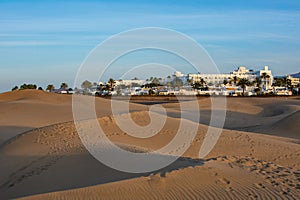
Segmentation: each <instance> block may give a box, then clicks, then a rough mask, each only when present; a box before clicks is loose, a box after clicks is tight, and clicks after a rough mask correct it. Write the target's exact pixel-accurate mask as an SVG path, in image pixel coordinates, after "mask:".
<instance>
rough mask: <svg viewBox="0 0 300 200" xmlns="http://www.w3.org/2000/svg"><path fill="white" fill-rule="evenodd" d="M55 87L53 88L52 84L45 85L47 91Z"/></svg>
mask: <svg viewBox="0 0 300 200" xmlns="http://www.w3.org/2000/svg"><path fill="white" fill-rule="evenodd" d="M54 89H55V88H54V85H51V84H50V85H47V87H46V90H48V91H50V92H52V91H53V90H54Z"/></svg>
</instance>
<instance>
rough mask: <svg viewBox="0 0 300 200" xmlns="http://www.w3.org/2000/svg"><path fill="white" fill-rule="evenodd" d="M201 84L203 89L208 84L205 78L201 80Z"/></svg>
mask: <svg viewBox="0 0 300 200" xmlns="http://www.w3.org/2000/svg"><path fill="white" fill-rule="evenodd" d="M200 84H201V85H202V87H203V86H204V85H205V84H206V82H205V80H204V79H203V78H201V79H200Z"/></svg>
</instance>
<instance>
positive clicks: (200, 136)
mask: <svg viewBox="0 0 300 200" xmlns="http://www.w3.org/2000/svg"><path fill="white" fill-rule="evenodd" d="M27 92H28V93H27ZM83 98H85V97H83ZM56 101H57V102H56ZM210 101H211V100H210V99H209V98H204V99H199V101H198V102H199V105H200V107H201V119H200V123H199V122H195V121H189V120H188V119H186V120H188V121H187V123H191V124H194V123H199V128H198V131H197V134H196V137H195V138H194V140H193V142H192V143H191V144H182V146H179V147H178V149H177V150H180V149H181V148H184V147H185V146H186V145H188V146H189V148H188V150H187V151H186V152H185V153H184V155H183V156H182V157H181V158H180V159H179V160H177V161H176V162H175V163H173V164H172V165H170V166H168V167H167V168H164V169H161V170H158V171H155V172H151V173H144V174H132V173H123V172H119V171H116V170H113V169H111V168H109V167H107V166H105V165H104V164H101V163H100V162H98V161H97V160H96V159H95V158H93V157H92V156H91V155H90V154H89V152H87V150H86V149H85V148H84V146H83V145H82V142H81V140H80V139H79V136H78V134H77V132H76V129H75V126H74V124H73V122H72V121H71V120H72V110H71V97H70V96H65V95H55V94H49V93H45V92H37V91H18V92H13V93H6V94H1V95H0V107H1V112H2V113H4V114H5V117H3V118H1V119H0V124H1V129H0V131H1V132H0V133H1V134H2V135H3V134H10V133H11V134H13V135H18V134H20V133H21V132H22V131H23V130H28V131H27V132H25V133H23V134H20V135H18V136H16V137H14V138H13V139H10V140H7V138H6V139H3V142H4V141H6V143H5V145H2V146H1V147H0V163H1V165H0V177H1V179H0V198H1V199H7V198H17V197H27V198H29V199H54V198H58V199H64V198H69V199H74V198H78V199H86V198H89V199H91V198H93V199H141V198H143V199H162V198H165V199H216V198H218V199H220V198H221V199H257V198H258V199H275V198H283V199H299V198H300V185H299V182H300V162H299V158H300V145H299V140H298V139H299V135H298V134H299V133H297V132H296V131H297V122H298V121H299V110H300V109H299V105H300V103H299V100H298V99H293V98H291V99H281V98H267V99H265V98H251V99H249V98H229V99H227V101H228V106H227V109H228V115H227V119H226V122H225V129H224V130H223V131H222V135H221V137H220V139H219V141H218V142H217V144H216V146H215V147H214V149H213V151H212V152H210V154H209V155H208V156H206V157H205V158H204V159H203V160H199V159H198V153H199V150H200V147H201V145H202V143H203V140H204V137H205V133H206V131H207V128H208V127H207V122H206V121H205V120H207V119H209V115H210V110H209V107H210V104H211V102H210ZM58 102H60V103H58ZM186 103H187V104H188V103H189V102H186ZM51 105H52V106H51ZM163 106H164V107H165V108H166V110H167V112H168V118H167V120H166V123H165V125H164V127H163V129H162V130H161V131H160V132H159V133H158V134H156V135H155V136H153V137H150V138H147V139H140V138H134V137H132V136H130V135H127V134H126V133H125V132H124V131H122V130H121V129H120V128H119V127H118V125H117V124H116V121H115V119H114V117H112V116H111V110H110V101H109V100H106V99H101V98H97V99H96V110H97V116H98V117H99V119H98V121H99V124H100V125H101V127H102V128H103V130H104V132H105V133H106V135H107V136H108V138H109V139H110V140H111V141H113V142H114V143H116V144H118V145H119V146H120V147H121V148H123V149H126V150H129V151H134V152H136V151H137V152H139V151H153V150H157V149H159V148H161V147H163V146H165V145H166V144H168V143H169V142H170V141H171V140H172V139H173V138H174V136H175V135H176V133H177V129H178V126H179V122H180V119H179V114H180V112H179V111H180V109H179V104H178V103H169V104H168V103H167V104H163ZM130 107H131V113H130V114H121V115H119V116H118V117H121V118H122V117H123V118H128V117H131V118H132V119H133V120H134V121H135V122H136V123H137V124H139V125H143V126H145V125H147V124H149V123H150V118H149V116H148V108H149V106H147V105H139V104H130ZM2 109H3V110H2ZM41 110H42V114H41ZM12 112H14V114H11V113H12ZM189 112H192V110H191V111H189ZM241 130H243V131H241ZM244 131H247V132H244ZM252 131H255V132H256V133H252ZM262 133H263V134H262ZM272 134H273V135H276V136H272ZM11 136H12V135H11ZM278 136H281V137H278ZM289 137H293V138H289ZM173 153H174V155H175V154H176V152H173ZM165 156H173V155H172V153H170V154H169V155H165ZM166 158H167V157H166ZM32 195H35V196H32Z"/></svg>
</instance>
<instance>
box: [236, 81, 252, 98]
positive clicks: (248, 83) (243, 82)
mask: <svg viewBox="0 0 300 200" xmlns="http://www.w3.org/2000/svg"><path fill="white" fill-rule="evenodd" d="M237 85H238V86H241V88H242V89H243V96H245V89H246V87H247V86H249V85H250V82H249V81H248V80H247V79H246V78H241V79H240V80H239V82H238V84H237Z"/></svg>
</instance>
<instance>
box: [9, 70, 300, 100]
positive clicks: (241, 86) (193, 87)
mask: <svg viewBox="0 0 300 200" xmlns="http://www.w3.org/2000/svg"><path fill="white" fill-rule="evenodd" d="M299 88H300V72H299V73H296V74H290V75H287V76H273V75H272V71H271V69H269V67H268V66H265V67H263V69H260V70H257V71H255V70H252V69H247V68H246V67H244V66H240V67H238V68H237V69H236V70H234V71H232V72H230V73H224V74H222V73H221V74H202V73H197V74H192V73H190V74H183V73H181V72H179V71H176V72H174V73H173V74H172V75H169V76H167V77H164V78H162V77H149V78H148V79H146V80H140V79H139V78H138V77H135V78H133V79H131V80H115V79H113V78H110V79H109V80H108V81H107V82H91V81H90V80H85V81H84V82H83V83H82V84H81V88H74V89H73V88H69V87H68V84H67V83H62V84H61V86H60V88H55V87H54V85H51V84H50V85H48V86H47V87H46V88H45V90H46V91H48V92H55V93H60V94H74V93H77V94H84V95H94V96H110V95H120V96H131V95H207V96H208V95H215V96H217V95H222V96H268V95H299V93H300V89H299ZM22 89H38V90H43V88H41V87H37V86H36V85H35V84H23V85H21V86H20V87H18V86H15V87H14V88H13V89H12V90H22Z"/></svg>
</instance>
